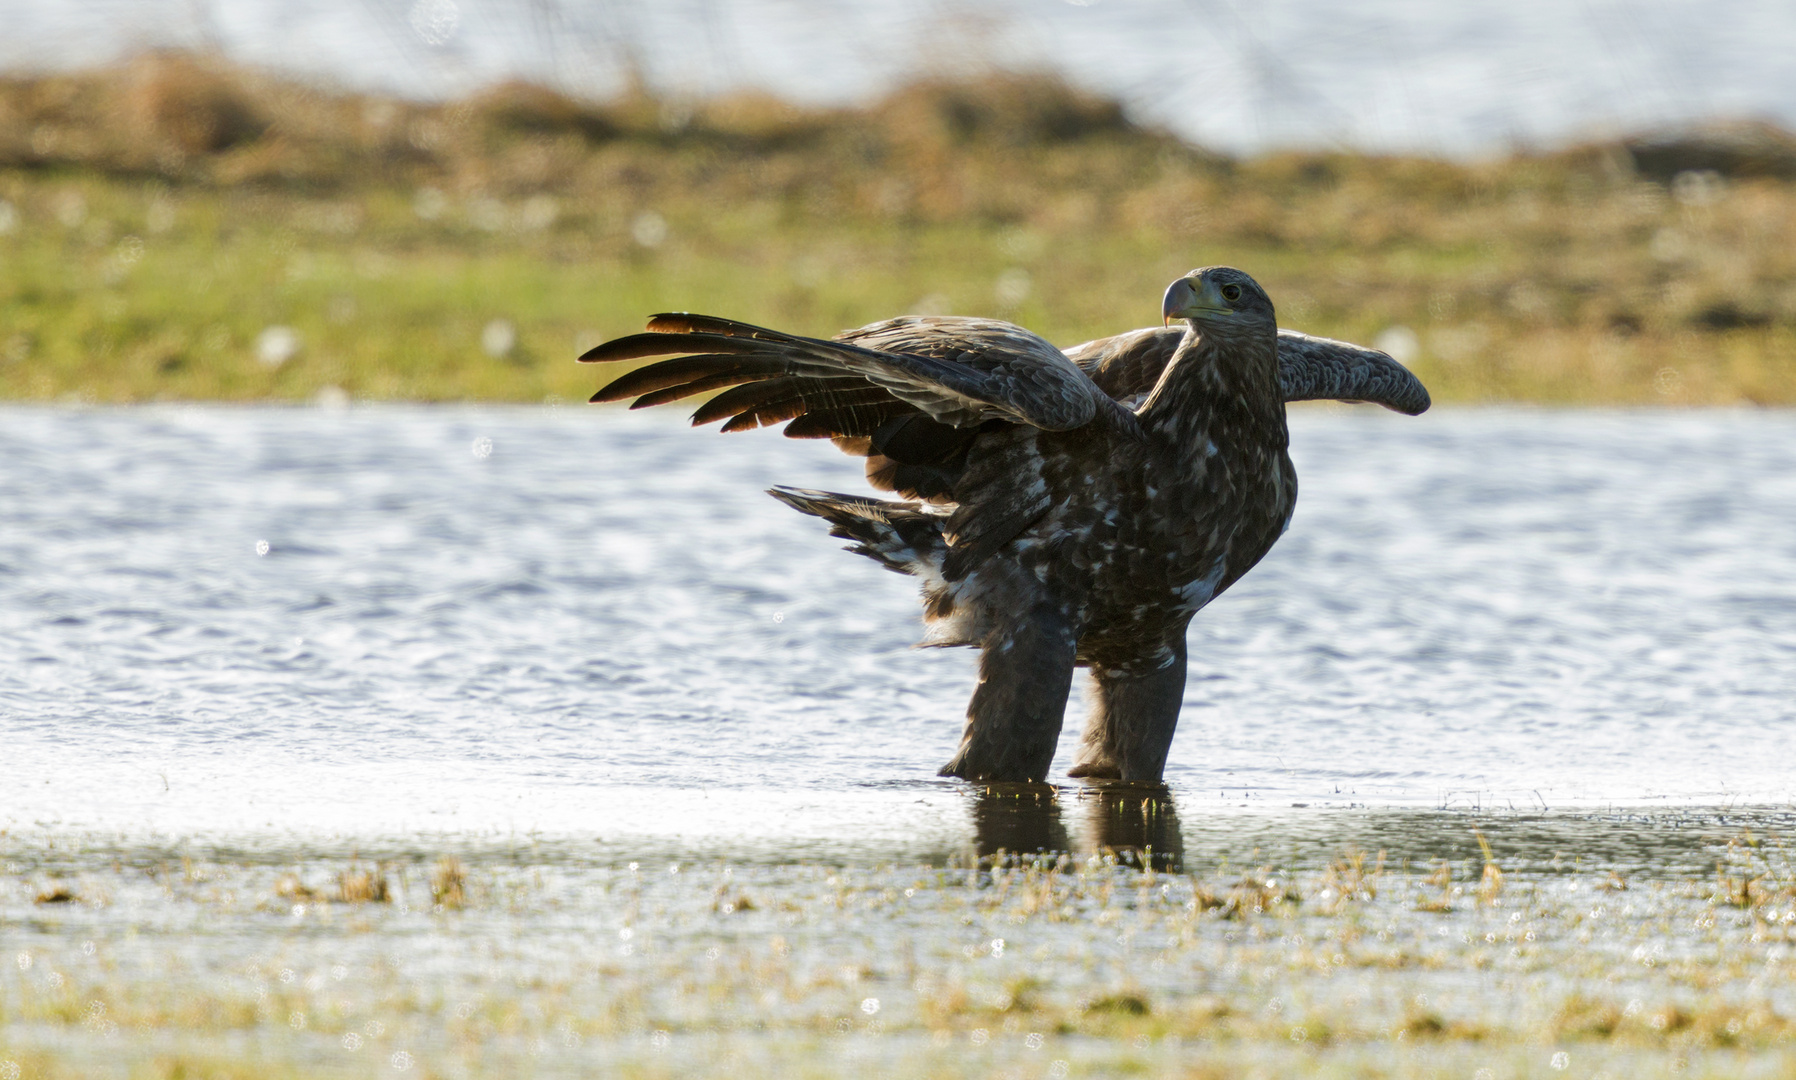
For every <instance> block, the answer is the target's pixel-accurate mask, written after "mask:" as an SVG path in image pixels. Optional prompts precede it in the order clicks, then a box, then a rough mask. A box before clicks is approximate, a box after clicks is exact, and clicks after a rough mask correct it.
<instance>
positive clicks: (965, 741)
mask: <svg viewBox="0 0 1796 1080" xmlns="http://www.w3.org/2000/svg"><path fill="white" fill-rule="evenodd" d="M1078 645H1079V635H1078V632H1077V630H1075V629H1074V627H1073V623H1072V620H1071V619H1070V618H1069V617H1068V615H1067V614H1066V613H1065V612H1064V611H1061V610H1057V609H1054V608H1052V607H1051V606H1047V605H1043V606H1038V607H1036V608H1034V609H1032V610H1028V611H1025V612H1022V613H1020V614H1019V615H1018V616H1017V617H1015V618H1014V619H1007V620H1005V621H1004V622H1003V623H1001V624H1000V625H999V626H998V627H997V628H996V629H994V630H993V632H992V633H991V635H990V636H988V637H987V638H986V639H985V644H984V647H983V649H982V651H981V653H980V657H979V688H978V689H977V690H975V691H973V701H972V703H971V704H969V705H968V706H967V728H966V733H965V734H964V735H962V736H961V740H960V750H959V752H958V753H956V754H955V755H954V760H952V761H950V762H948V764H946V765H944V766H942V768H941V770H940V775H942V776H958V777H961V778H962V779H965V780H1036V781H1041V780H1046V779H1047V777H1048V766H1049V765H1051V764H1052V763H1053V761H1054V749H1055V746H1056V745H1057V744H1058V743H1059V741H1060V724H1061V721H1062V720H1063V719H1064V717H1065V715H1066V696H1067V693H1068V692H1069V691H1070V690H1071V689H1072V685H1073V660H1074V658H1075V655H1076V654H1077V652H1078Z"/></svg>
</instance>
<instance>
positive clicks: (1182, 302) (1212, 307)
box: [1160, 277, 1230, 325]
mask: <svg viewBox="0 0 1796 1080" xmlns="http://www.w3.org/2000/svg"><path fill="white" fill-rule="evenodd" d="M1229 313H1230V310H1229V306H1228V304H1226V303H1224V302H1223V299H1222V293H1220V292H1218V291H1217V289H1216V283H1215V282H1213V281H1211V280H1209V279H1208V278H1200V279H1195V280H1194V279H1192V278H1188V277H1182V278H1180V279H1178V280H1177V281H1175V282H1173V283H1172V284H1171V285H1169V286H1167V289H1166V299H1165V300H1163V301H1162V302H1161V304H1160V314H1161V315H1162V316H1164V317H1165V319H1166V323H1165V325H1171V323H1172V320H1174V319H1199V318H1203V317H1204V316H1211V317H1215V316H1218V315H1227V314H1229Z"/></svg>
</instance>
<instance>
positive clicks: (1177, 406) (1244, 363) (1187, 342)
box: [1137, 326, 1288, 449]
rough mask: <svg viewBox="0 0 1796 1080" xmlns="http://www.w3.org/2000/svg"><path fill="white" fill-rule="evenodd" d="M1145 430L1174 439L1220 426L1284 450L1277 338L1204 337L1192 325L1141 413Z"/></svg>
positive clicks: (1255, 335)
mask: <svg viewBox="0 0 1796 1080" xmlns="http://www.w3.org/2000/svg"><path fill="white" fill-rule="evenodd" d="M1137 415H1138V417H1139V418H1140V421H1141V426H1142V428H1143V429H1144V430H1146V431H1149V432H1153V433H1161V434H1164V435H1167V436H1170V437H1172V438H1174V439H1184V438H1187V437H1191V436H1196V435H1205V434H1207V433H1210V432H1211V431H1212V430H1213V429H1214V428H1216V427H1217V426H1218V424H1221V425H1222V426H1226V427H1231V428H1240V429H1244V430H1242V432H1241V433H1242V434H1243V435H1245V436H1246V437H1249V438H1253V439H1255V440H1256V441H1270V442H1274V443H1276V444H1277V445H1278V446H1279V448H1281V449H1282V448H1283V447H1284V446H1285V445H1286V443H1287V441H1288V438H1287V435H1286V431H1285V402H1284V396H1283V394H1282V393H1281V392H1280V390H1279V382H1278V333H1277V331H1276V330H1269V331H1267V332H1266V333H1264V334H1261V333H1254V332H1251V331H1250V332H1246V333H1239V334H1233V335H1230V336H1227V337H1224V336H1222V335H1219V334H1211V335H1206V334H1203V333H1201V332H1199V331H1198V329H1197V328H1196V327H1195V326H1194V327H1192V328H1191V329H1189V330H1187V331H1186V332H1185V337H1184V340H1182V341H1180V342H1179V347H1178V349H1177V350H1176V351H1175V352H1174V353H1173V354H1172V359H1171V360H1170V361H1169V362H1168V363H1167V365H1166V369H1165V370H1164V371H1163V372H1161V374H1160V381H1159V382H1158V383H1156V384H1155V385H1154V389H1153V392H1152V393H1151V394H1149V395H1148V399H1147V400H1146V401H1145V402H1143V403H1142V405H1141V408H1140V409H1139V410H1138V412H1137Z"/></svg>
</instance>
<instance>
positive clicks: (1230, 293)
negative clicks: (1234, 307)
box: [1222, 285, 1241, 304]
mask: <svg viewBox="0 0 1796 1080" xmlns="http://www.w3.org/2000/svg"><path fill="white" fill-rule="evenodd" d="M1222 298H1223V299H1224V300H1227V301H1228V302H1229V303H1231V304H1232V303H1234V302H1235V301H1237V300H1239V299H1241V286H1239V285H1224V286H1223V287H1222Z"/></svg>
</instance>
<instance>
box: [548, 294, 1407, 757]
mask: <svg viewBox="0 0 1796 1080" xmlns="http://www.w3.org/2000/svg"><path fill="white" fill-rule="evenodd" d="M1162 313H1163V315H1164V317H1165V319H1166V321H1168V322H1170V321H1171V320H1173V319H1182V320H1185V322H1186V325H1185V326H1184V327H1183V328H1164V329H1163V328H1151V329H1147V330H1137V331H1133V332H1131V333H1127V334H1121V335H1118V336H1116V337H1113V338H1105V339H1102V340H1099V341H1092V342H1088V343H1086V344H1084V345H1081V346H1078V347H1077V348H1074V349H1071V350H1069V351H1067V352H1065V353H1063V352H1061V351H1060V350H1059V349H1056V348H1055V347H1054V346H1052V345H1050V344H1048V343H1047V342H1046V341H1044V340H1042V339H1041V338H1039V337H1037V336H1036V335H1034V334H1031V333H1029V332H1028V331H1027V330H1024V329H1022V328H1021V327H1018V326H1014V325H1011V324H1010V323H1004V322H998V321H996V320H990V319H969V318H951V317H905V318H899V319H890V320H887V321H885V322H880V323H874V324H872V325H870V326H865V327H862V328H860V329H858V330H850V331H846V332H844V333H842V334H840V335H838V336H837V337H836V338H835V339H834V340H830V341H825V340H822V339H818V338H805V337H797V336H794V335H790V334H783V333H780V332H778V331H775V330H766V329H762V328H760V327H756V326H749V325H747V324H745V323H739V322H733V321H731V320H727V319H718V318H712V317H710V316H705V315H687V314H665V315H656V316H654V317H653V318H652V319H651V320H650V321H649V324H648V330H649V332H648V333H644V334H635V335H632V336H629V337H624V338H618V339H616V340H613V341H608V342H606V343H605V344H603V345H600V346H598V347H597V348H595V349H593V350H591V351H590V352H588V353H586V355H584V356H582V357H581V358H580V359H581V360H582V361H587V362H602V361H617V360H633V359H638V358H641V357H645V356H667V355H676V354H677V358H676V359H671V360H663V361H660V362H658V363H654V364H649V365H647V366H645V367H641V368H638V369H636V370H634V371H631V372H629V373H628V374H626V375H624V376H623V377H621V378H619V379H617V380H615V381H613V382H612V383H610V384H609V385H607V386H606V387H605V388H604V389H602V390H600V391H599V392H598V393H596V394H594V395H593V397H592V400H594V401H617V400H621V399H623V398H629V397H634V398H636V401H635V403H634V404H633V405H632V406H631V407H632V408H641V407H644V406H648V405H659V404H663V403H665V402H669V401H674V400H677V399H680V398H684V397H688V396H690V395H693V394H698V393H702V392H706V391H710V390H717V389H722V388H725V387H728V389H724V390H723V392H722V393H720V394H718V395H717V396H716V397H714V398H712V399H711V400H709V401H707V402H706V403H704V404H703V405H701V406H700V407H699V409H698V411H697V412H696V413H695V414H694V415H693V423H694V424H702V423H707V422H709V421H713V420H724V421H725V423H724V425H723V430H725V431H737V430H742V429H745V428H752V427H759V426H762V425H764V424H772V423H778V422H781V421H786V422H787V423H786V427H785V433H786V434H787V435H789V436H793V437H797V438H823V437H828V438H831V439H834V440H835V442H836V444H837V445H838V446H840V447H841V448H842V449H844V450H846V451H847V452H849V453H851V454H857V455H862V456H865V457H866V458H867V475H868V479H869V480H870V481H871V482H872V483H873V486H874V487H876V488H880V489H882V490H886V491H892V492H895V493H897V494H898V495H900V496H903V497H905V498H907V499H909V500H914V501H908V502H893V501H886V500H880V499H872V498H865V497H861V496H855V495H839V494H834V493H831V492H824V491H808V490H798V489H793V488H775V489H773V491H772V492H771V494H772V495H773V496H774V497H775V498H778V499H780V500H781V501H783V502H785V503H787V504H788V505H790V506H792V507H793V508H795V509H797V510H801V511H803V512H804V513H807V514H813V515H815V516H817V517H820V518H823V519H824V520H825V521H828V522H829V523H830V525H831V529H830V532H831V533H832V534H833V535H836V536H840V537H843V538H845V539H848V540H852V541H854V544H853V545H852V546H851V548H850V550H852V551H856V552H859V553H860V554H863V555H866V556H869V557H870V558H873V559H875V560H877V561H878V562H880V563H881V564H883V565H884V566H886V567H887V568H888V569H891V570H896V571H899V572H901V573H906V574H913V575H915V576H917V577H919V578H922V579H923V606H924V612H925V619H926V621H927V623H928V632H927V634H926V636H925V638H924V644H928V645H975V646H978V647H979V648H980V649H981V657H980V666H979V685H978V688H977V689H976V690H975V691H974V693H973V700H972V703H971V704H970V705H969V706H968V708H967V726H966V731H965V734H964V736H963V737H962V739H961V744H960V749H959V752H958V753H956V754H955V755H954V758H953V760H952V761H950V762H949V763H948V764H947V765H945V766H943V767H942V769H941V772H942V775H944V776H960V777H965V778H966V779H969V780H1038V781H1039V780H1042V779H1045V778H1046V776H1047V772H1048V765H1049V763H1050V762H1051V760H1052V758H1053V756H1054V748H1055V743H1056V742H1057V740H1058V738H1059V735H1060V726H1061V720H1062V716H1063V714H1064V712H1065V709H1066V698H1067V693H1068V691H1069V689H1070V687H1071V682H1072V674H1073V668H1074V667H1076V666H1079V665H1086V666H1089V667H1090V669H1091V673H1092V676H1093V679H1094V681H1095V684H1096V690H1097V695H1096V696H1097V702H1096V706H1095V708H1094V709H1093V711H1092V714H1091V717H1090V719H1089V720H1088V722H1087V724H1086V729H1085V734H1084V737H1083V738H1082V740H1081V742H1080V746H1079V752H1078V758H1077V762H1076V764H1075V765H1074V767H1073V769H1072V773H1071V774H1072V775H1074V776H1091V777H1115V778H1120V779H1127V780H1158V779H1159V778H1160V774H1161V772H1162V770H1163V769H1164V767H1165V764H1166V753H1167V749H1168V747H1169V746H1170V745H1171V742H1172V735H1173V729H1174V727H1175V725H1176V724H1177V722H1178V714H1179V706H1180V703H1181V701H1182V698H1183V695H1184V687H1185V626H1186V624H1187V623H1188V622H1190V620H1191V616H1192V615H1193V614H1194V613H1196V612H1197V611H1198V609H1200V608H1202V607H1203V606H1204V605H1205V604H1207V603H1209V602H1210V601H1211V600H1212V599H1214V598H1215V597H1216V596H1217V595H1219V594H1220V593H1222V592H1223V590H1225V589H1227V588H1228V587H1229V586H1230V585H1232V584H1234V583H1235V581H1237V580H1238V579H1239V578H1240V577H1241V575H1243V574H1245V573H1246V572H1247V571H1248V570H1249V569H1250V568H1252V567H1253V565H1254V564H1255V563H1257V562H1259V560H1260V558H1261V557H1262V556H1263V555H1265V554H1266V552H1267V551H1268V550H1269V549H1270V548H1271V547H1272V544H1273V542H1274V541H1275V540H1277V539H1278V537H1279V535H1280V534H1281V533H1282V532H1283V531H1284V530H1285V528H1286V527H1287V526H1288V525H1289V524H1290V520H1291V511H1292V508H1293V506H1294V505H1295V504H1296V500H1297V474H1296V471H1295V470H1294V469H1293V468H1292V465H1291V458H1290V456H1289V455H1288V454H1287V453H1286V445H1287V442H1288V436H1287V433H1286V428H1285V402H1287V401H1301V400H1306V399H1314V398H1335V399H1340V400H1351V401H1373V402H1377V403H1379V404H1382V405H1385V406H1387V407H1389V408H1393V409H1396V410H1398V411H1400V412H1405V413H1410V414H1412V415H1413V414H1415V413H1419V412H1422V411H1423V410H1425V409H1427V408H1428V404H1429V401H1428V392H1427V390H1425V389H1424V388H1423V386H1422V384H1421V383H1420V382H1419V381H1418V380H1417V379H1416V378H1415V376H1413V375H1411V374H1410V373H1409V372H1408V371H1407V370H1405V369H1404V368H1403V367H1402V365H1400V364H1398V363H1397V362H1396V361H1395V360H1392V359H1391V358H1390V357H1389V356H1386V355H1385V354H1383V353H1381V352H1376V351H1373V350H1370V349H1361V348H1358V347H1356V346H1352V345H1347V344H1345V343H1342V342H1335V341H1329V340H1327V339H1324V338H1312V337H1308V336H1305V335H1302V334H1295V333H1291V332H1289V331H1280V330H1279V329H1278V324H1277V322H1276V321H1275V318H1274V313H1273V307H1272V301H1271V300H1270V299H1268V298H1267V296H1266V293H1265V291H1264V290H1262V289H1261V288H1260V286H1259V285H1258V284H1257V283H1255V281H1254V280H1253V279H1252V278H1251V277H1248V276H1247V275H1246V274H1244V273H1242V272H1241V271H1239V270H1236V269H1233V268H1231V267H1223V266H1213V267H1207V268H1204V269H1200V270H1193V271H1192V272H1191V273H1189V274H1187V275H1185V276H1184V277H1182V278H1179V279H1178V280H1177V281H1174V282H1173V283H1172V285H1171V287H1169V288H1168V289H1167V290H1166V296H1165V299H1164V303H1163V305H1162Z"/></svg>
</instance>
